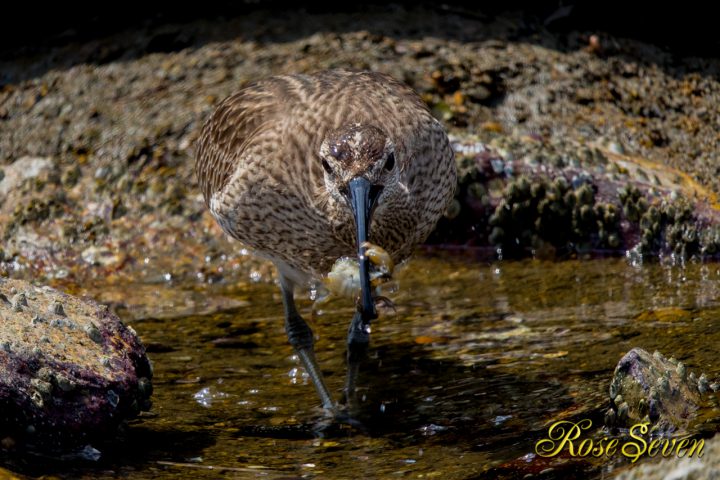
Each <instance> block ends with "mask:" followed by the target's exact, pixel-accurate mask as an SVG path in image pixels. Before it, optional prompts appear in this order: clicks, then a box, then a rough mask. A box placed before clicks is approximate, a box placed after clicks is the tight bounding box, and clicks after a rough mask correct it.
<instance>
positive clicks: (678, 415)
mask: <svg viewBox="0 0 720 480" xmlns="http://www.w3.org/2000/svg"><path fill="white" fill-rule="evenodd" d="M710 390H711V388H710V385H709V384H708V380H707V377H706V376H705V375H699V376H697V375H695V374H694V373H693V372H689V371H688V369H687V367H686V366H685V365H684V364H683V363H682V362H679V361H677V360H675V359H673V358H666V357H664V356H663V355H662V354H661V353H660V352H655V353H654V354H652V355H651V354H650V353H648V352H647V351H645V350H643V349H641V348H633V349H632V350H630V351H629V352H628V353H626V354H625V356H623V358H622V359H621V360H620V362H619V363H618V364H617V367H615V373H614V374H613V379H612V382H611V384H610V403H611V408H610V409H609V410H608V411H607V413H606V415H605V420H606V423H607V424H608V426H610V427H630V426H632V425H635V424H637V423H640V422H649V423H651V424H652V428H653V430H655V431H659V432H666V433H670V432H684V431H687V429H688V426H689V425H690V423H691V422H692V421H693V420H694V419H695V418H696V417H697V414H698V411H699V409H700V408H701V407H702V405H703V396H704V395H705V394H709V392H710Z"/></svg>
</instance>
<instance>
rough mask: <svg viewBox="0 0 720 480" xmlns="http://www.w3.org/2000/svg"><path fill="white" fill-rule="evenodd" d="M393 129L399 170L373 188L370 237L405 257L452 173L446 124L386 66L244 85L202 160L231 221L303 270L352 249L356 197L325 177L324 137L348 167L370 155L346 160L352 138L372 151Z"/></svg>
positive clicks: (207, 186)
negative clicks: (351, 200)
mask: <svg viewBox="0 0 720 480" xmlns="http://www.w3.org/2000/svg"><path fill="white" fill-rule="evenodd" d="M356 133H358V136H354V135H355V134H356ZM386 138H387V139H389V142H388V144H390V143H391V144H392V145H394V155H395V158H396V161H397V168H399V182H398V186H397V188H393V189H390V188H388V189H387V192H384V193H383V195H384V196H381V197H380V199H379V200H378V204H377V206H376V209H375V211H374V213H373V216H372V223H371V226H370V241H371V242H373V243H375V244H378V245H380V246H382V247H383V248H385V249H386V250H387V251H388V252H390V254H391V255H392V257H393V260H394V261H396V262H400V261H402V260H404V259H405V258H407V257H408V256H409V255H410V253H411V251H412V249H413V248H414V247H415V246H416V245H417V244H418V243H420V242H422V241H424V240H425V238H426V237H427V235H429V233H430V232H431V230H432V229H433V228H434V226H435V223H436V222H437V220H438V219H439V218H440V216H441V215H442V214H443V212H444V211H445V209H446V206H447V204H448V201H449V200H450V199H451V198H452V195H453V189H454V187H455V177H456V173H455V164H454V160H453V152H452V149H451V148H450V145H449V142H448V138H447V136H446V134H445V132H444V131H443V128H442V126H441V125H440V124H439V123H438V122H437V121H436V120H435V119H434V118H433V117H432V116H431V114H430V112H429V111H428V109H427V107H426V106H425V105H424V103H423V102H422V101H421V99H420V98H419V97H418V96H417V94H415V92H413V91H412V90H411V89H410V88H409V87H407V86H406V85H404V84H402V83H400V82H398V81H396V80H395V79H393V78H392V77H390V76H388V75H384V74H380V73H373V72H348V71H338V70H330V71H324V72H320V73H316V74H313V75H284V76H276V77H271V78H268V79H265V80H261V81H259V82H257V83H254V84H252V85H250V86H248V87H246V88H244V89H242V90H241V91H239V92H238V93H236V94H234V95H232V96H230V97H229V98H227V99H226V100H224V101H223V102H222V103H221V104H220V106H219V107H218V108H217V110H216V111H215V112H214V113H213V114H212V115H211V117H210V118H209V119H208V121H207V122H206V123H205V125H204V127H203V130H202V133H201V136H200V139H199V143H198V148H197V162H196V172H197V176H198V179H199V182H200V187H201V189H202V192H203V195H204V197H205V202H206V203H207V204H208V206H209V208H210V210H211V212H212V213H213V215H214V216H215V218H216V219H217V220H218V222H219V223H220V225H221V226H222V227H223V229H224V230H225V231H226V232H228V233H229V234H230V235H231V236H233V237H234V238H236V239H238V240H239V241H240V242H242V243H243V244H245V245H247V246H248V247H250V248H252V249H254V250H255V251H256V253H258V254H260V255H262V256H265V257H267V258H270V259H272V260H273V261H275V262H276V264H278V266H279V267H280V268H281V269H284V270H285V274H286V275H288V276H290V277H291V278H293V279H294V280H295V281H306V280H309V279H310V278H312V277H318V276H320V275H322V274H325V273H327V272H328V270H329V269H330V268H331V267H332V265H333V262H334V261H335V260H336V259H337V258H338V257H340V256H343V255H354V254H356V252H357V245H356V241H355V229H354V221H353V216H352V213H351V209H350V208H349V206H348V205H347V204H346V203H344V202H342V201H341V200H339V199H338V198H337V196H334V195H332V194H331V193H330V192H329V191H328V188H327V187H326V183H325V179H324V172H323V165H322V163H321V158H320V153H319V152H320V149H321V145H322V144H323V141H326V142H327V144H328V145H329V153H330V154H331V155H333V157H334V158H336V159H337V160H338V161H341V162H343V161H344V162H346V168H347V169H348V172H347V173H348V174H349V175H352V174H354V173H355V172H353V171H351V170H357V171H360V170H362V169H363V168H366V167H367V165H366V164H364V163H363V161H362V160H358V161H356V162H354V163H353V162H351V161H349V160H348V157H347V155H348V152H347V151H346V150H348V149H349V150H352V151H353V152H355V153H356V154H358V152H360V153H359V155H360V156H361V157H363V158H374V157H376V156H377V155H378V154H379V152H380V151H381V150H382V149H383V148H385V146H386V145H385V142H386V140H385V139H386ZM353 142H355V143H353ZM356 143H357V144H356ZM353 149H355V150H353Z"/></svg>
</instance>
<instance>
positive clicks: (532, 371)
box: [9, 255, 720, 479]
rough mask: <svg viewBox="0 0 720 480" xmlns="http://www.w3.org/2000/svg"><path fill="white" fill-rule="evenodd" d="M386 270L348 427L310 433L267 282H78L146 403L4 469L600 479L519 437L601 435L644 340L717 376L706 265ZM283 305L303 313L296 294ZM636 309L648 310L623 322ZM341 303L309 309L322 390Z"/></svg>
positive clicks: (337, 340) (614, 262) (308, 389)
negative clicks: (611, 397) (582, 425)
mask: <svg viewBox="0 0 720 480" xmlns="http://www.w3.org/2000/svg"><path fill="white" fill-rule="evenodd" d="M397 278H398V280H399V284H400V290H399V292H397V293H396V294H394V295H393V296H392V298H393V300H394V301H395V303H396V307H397V311H396V313H395V314H392V313H390V314H388V315H385V316H384V317H381V318H380V319H379V320H378V321H376V323H375V324H374V325H373V331H372V344H371V348H370V352H369V358H368V360H367V361H366V363H365V365H364V366H363V369H362V372H361V378H360V385H361V387H362V390H361V392H360V394H361V397H362V398H363V399H364V401H363V402H362V407H361V413H360V415H359V420H360V421H361V422H362V424H363V428H362V429H357V428H356V429H353V428H350V427H347V426H341V427H336V428H325V429H323V416H322V412H321V411H320V410H319V409H318V408H317V406H318V400H317V397H316V394H315V390H314V388H313V387H312V385H311V384H309V383H308V382H307V380H306V379H305V378H304V376H303V370H302V368H301V367H300V366H299V364H298V361H297V359H296V358H295V357H294V356H293V352H292V349H291V347H290V346H289V345H288V344H287V341H286V337H285V335H284V331H283V322H282V317H281V302H280V296H279V290H278V288H277V287H276V286H275V285H273V284H272V283H271V282H266V281H263V279H258V278H257V276H256V278H255V280H260V281H250V280H248V279H237V281H228V280H226V281H225V282H223V283H219V284H212V285H209V284H193V285H179V284H173V283H153V284H143V285H124V286H121V287H118V286H117V285H115V286H112V288H108V287H107V286H104V285H102V284H95V285H94V286H93V288H92V290H87V291H86V292H85V293H90V294H92V295H94V296H95V297H96V298H98V299H99V300H100V301H106V302H113V305H114V306H115V307H116V310H117V311H118V313H119V315H120V316H121V317H122V318H123V319H124V320H126V321H127V322H128V323H129V324H131V325H132V326H133V328H135V330H136V331H137V332H138V333H139V335H140V336H141V338H142V339H143V341H144V342H145V344H146V346H147V347H148V351H149V355H150V357H151V359H152V361H153V362H154V366H155V379H154V385H155V394H154V407H153V409H152V412H151V413H150V414H149V415H146V416H144V417H142V418H140V419H138V420H135V421H133V422H132V423H131V425H130V426H129V428H128V429H127V430H126V431H125V432H124V433H123V434H122V436H121V438H120V439H119V440H117V441H115V442H112V443H110V444H107V445H97V446H96V447H97V448H98V449H99V450H100V451H101V452H102V453H103V457H102V459H101V460H100V461H99V462H97V463H92V462H86V463H85V462H70V463H67V462H64V463H59V462H52V461H49V460H48V459H41V460H42V461H38V459H34V458H30V459H21V460H17V459H16V460H13V462H12V463H10V464H9V467H10V468H11V469H13V470H16V471H21V472H25V473H29V474H34V475H40V474H51V475H56V476H58V477H61V478H114V477H117V476H127V475H132V476H133V478H158V479H161V478H163V479H164V478H186V477H193V478H195V477H197V478H218V477H227V478H254V477H260V478H295V477H307V478H313V477H316V478H401V477H411V478H443V479H455V478H496V477H500V478H503V477H505V478H515V477H520V478H522V477H523V476H524V475H525V474H527V473H534V474H540V477H541V478H552V477H555V476H557V477H560V476H570V475H582V476H587V477H588V478H593V477H596V478H600V477H601V476H607V474H608V473H610V472H616V471H618V469H619V468H623V467H624V466H625V465H627V461H626V460H623V459H622V458H621V457H619V456H618V457H617V458H612V459H609V460H608V459H606V460H604V461H598V460H587V459H571V458H569V457H567V456H560V457H557V458H552V459H545V458H540V457H537V456H536V455H535V454H534V445H535V443H536V442H537V441H538V440H539V439H541V438H544V437H545V435H546V432H547V425H548V423H549V422H551V421H553V420H555V419H565V418H567V419H572V420H578V419H581V418H590V419H592V420H593V424H594V426H593V429H592V430H593V432H594V434H595V435H602V434H603V432H602V430H600V428H599V426H600V424H601V422H602V414H603V412H604V410H605V408H607V402H608V399H607V397H608V394H607V391H608V386H609V383H610V379H611V377H612V372H613V369H614V367H615V365H616V363H617V361H618V360H619V359H620V358H621V356H622V355H623V354H624V353H625V352H627V351H628V350H630V349H631V348H633V347H642V348H645V349H646V350H648V351H650V352H652V351H654V350H659V351H661V352H662V353H664V354H665V355H667V356H674V357H675V358H677V359H679V360H682V361H683V362H684V363H685V364H686V365H687V366H688V368H689V370H691V371H695V372H697V373H699V372H700V371H703V372H705V373H706V374H707V375H708V377H709V378H710V379H711V380H715V379H716V378H717V376H718V373H720V364H718V362H717V361H716V351H717V350H716V348H715V346H716V345H717V344H718V343H719V342H720V322H718V321H717V320H718V318H720V265H718V264H694V263H689V264H687V265H684V266H681V265H674V266H667V265H665V266H663V265H660V264H657V263H655V264H645V265H642V266H637V265H635V266H634V265H631V264H629V263H628V262H627V261H626V260H625V259H599V260H588V261H566V262H559V263H558V262H545V261H538V260H526V261H517V262H515V261H502V262H497V263H492V264H488V263H473V262H468V260H467V259H466V258H463V256H460V255H453V256H442V257H428V256H426V257H422V258H415V259H414V260H412V261H411V262H410V263H409V264H408V265H407V266H405V268H404V269H403V270H402V271H401V272H400V273H399V274H398V276H397ZM300 304H301V306H302V307H303V308H304V311H305V314H306V316H308V312H309V308H310V305H311V302H310V301H309V300H303V301H300ZM651 310H654V311H657V312H661V314H659V315H655V316H653V315H647V314H645V315H641V314H643V312H648V311H651ZM173 312H175V314H173ZM352 312H353V310H352V306H351V305H350V303H349V302H347V301H343V300H335V301H332V302H330V303H328V304H325V305H323V306H322V311H321V312H319V313H320V314H319V315H317V316H316V318H315V319H314V320H313V325H314V329H315V332H316V334H317V337H318V341H317V344H316V348H317V357H318V360H319V362H320V364H321V366H322V368H323V371H324V372H325V375H326V379H327V382H328V384H329V387H330V389H331V391H332V392H334V393H335V394H336V395H339V394H340V392H341V389H342V384H343V380H344V373H345V365H344V334H345V332H346V329H347V325H348V321H349V319H350V317H351V316H352ZM596 427H597V428H596ZM711 428H715V427H711ZM41 464H42V465H45V466H43V467H38V465H41Z"/></svg>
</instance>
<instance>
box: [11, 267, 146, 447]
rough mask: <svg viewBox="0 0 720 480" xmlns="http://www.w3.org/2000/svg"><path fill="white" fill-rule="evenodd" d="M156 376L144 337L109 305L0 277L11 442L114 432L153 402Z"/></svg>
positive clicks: (84, 439) (59, 442) (72, 441)
mask: <svg viewBox="0 0 720 480" xmlns="http://www.w3.org/2000/svg"><path fill="white" fill-rule="evenodd" d="M15 292H16V293H15ZM8 298H12V301H10V300H6V299H8ZM151 378H152V371H151V366H150V363H149V360H148V358H147V356H146V355H145V349H144V347H143V345H142V344H141V343H140V341H139V339H138V338H137V336H136V335H135V333H134V332H133V331H132V329H130V328H128V327H126V326H125V325H123V324H122V323H121V322H120V320H119V319H118V318H117V317H116V316H115V315H113V314H112V313H110V312H108V310H107V309H106V308H105V307H104V306H101V305H98V304H96V303H94V302H92V301H89V300H80V299H78V298H76V297H72V296H70V295H66V294H63V293H61V292H58V291H56V290H54V289H52V288H49V287H36V286H33V285H31V284H29V283H27V282H24V281H20V280H6V279H1V278H0V438H5V439H11V440H12V443H13V445H14V448H19V447H20V446H23V445H30V446H33V447H35V448H41V449H52V450H67V449H71V448H74V447H77V446H78V445H81V444H87V443H88V442H89V441H92V440H93V439H96V438H98V437H101V436H106V435H112V434H113V432H114V430H115V429H116V428H117V426H118V425H119V424H120V423H121V422H122V421H124V420H126V419H129V418H132V417H134V416H136V415H137V414H138V413H139V412H140V411H141V410H147V409H149V408H150V395H151V394H152V385H151V383H150V379H151Z"/></svg>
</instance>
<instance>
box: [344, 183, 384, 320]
mask: <svg viewBox="0 0 720 480" xmlns="http://www.w3.org/2000/svg"><path fill="white" fill-rule="evenodd" d="M381 191H382V186H379V185H373V184H372V183H370V181H369V180H368V179H366V178H364V177H356V178H353V179H352V180H350V182H348V197H349V198H348V200H349V203H350V207H351V208H352V211H353V215H354V216H355V226H356V227H357V247H358V261H359V264H360V289H361V294H360V295H361V302H362V311H361V313H362V316H363V320H372V319H375V318H377V311H376V310H375V302H373V299H372V292H371V290H370V270H369V268H370V265H369V261H368V259H367V258H366V257H365V247H363V246H362V245H363V244H364V243H365V242H367V241H368V235H369V231H370V220H371V216H372V211H373V208H374V207H375V201H376V200H377V198H378V197H379V196H380V192H381Z"/></svg>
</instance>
